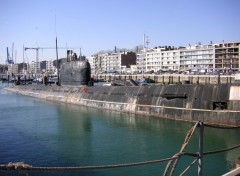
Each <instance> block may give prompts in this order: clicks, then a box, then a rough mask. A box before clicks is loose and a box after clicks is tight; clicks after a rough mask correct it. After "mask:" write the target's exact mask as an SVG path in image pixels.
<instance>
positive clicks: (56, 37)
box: [56, 37, 60, 86]
mask: <svg viewBox="0 0 240 176" xmlns="http://www.w3.org/2000/svg"><path fill="white" fill-rule="evenodd" d="M56 57H57V80H58V83H57V85H58V86H59V85H60V82H59V63H58V46H57V37H56Z"/></svg>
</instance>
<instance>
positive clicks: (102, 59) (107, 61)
mask: <svg viewBox="0 0 240 176" xmlns="http://www.w3.org/2000/svg"><path fill="white" fill-rule="evenodd" d="M93 57H95V58H94V61H91V62H92V65H91V63H90V65H91V67H95V68H93V69H95V70H96V71H97V72H98V73H103V72H118V73H122V72H126V71H127V70H128V69H130V67H131V65H136V54H135V53H134V52H119V53H102V54H98V55H96V56H93Z"/></svg>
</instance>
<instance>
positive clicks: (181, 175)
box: [179, 159, 198, 176]
mask: <svg viewBox="0 0 240 176" xmlns="http://www.w3.org/2000/svg"><path fill="white" fill-rule="evenodd" d="M197 160H198V159H195V160H194V161H193V162H192V163H191V164H190V165H189V166H188V167H187V168H186V169H185V170H184V171H183V172H182V173H181V174H180V175H179V176H183V175H184V174H185V173H186V172H187V171H188V170H189V169H190V168H191V167H192V166H193V165H194V164H195V163H196V161H197Z"/></svg>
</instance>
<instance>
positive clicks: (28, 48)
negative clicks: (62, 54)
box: [24, 47, 81, 73]
mask: <svg viewBox="0 0 240 176" xmlns="http://www.w3.org/2000/svg"><path fill="white" fill-rule="evenodd" d="M69 48H71V49H76V48H78V49H79V48H80V47H58V49H69ZM39 49H42V50H43V49H56V47H24V50H25V51H26V50H36V67H35V73H39V70H40V63H39ZM80 51H81V48H80Z"/></svg>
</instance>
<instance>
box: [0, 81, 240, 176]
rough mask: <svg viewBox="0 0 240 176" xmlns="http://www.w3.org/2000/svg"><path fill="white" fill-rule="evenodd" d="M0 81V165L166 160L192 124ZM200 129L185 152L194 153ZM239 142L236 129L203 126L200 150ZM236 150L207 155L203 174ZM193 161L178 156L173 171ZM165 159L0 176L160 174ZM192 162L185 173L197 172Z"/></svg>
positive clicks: (230, 161)
mask: <svg viewBox="0 0 240 176" xmlns="http://www.w3.org/2000/svg"><path fill="white" fill-rule="evenodd" d="M4 86H6V85H4V84H2V83H0V164H1V165H2V164H8V163H9V162H24V163H26V164H29V165H32V166H42V167H66V166H69V167H70V166H100V165H112V164H125V163H135V162H144V161H151V160H159V159H163V158H169V157H172V156H173V155H175V154H176V153H177V152H179V151H180V149H181V147H182V144H183V142H184V139H185V136H186V134H187V133H188V131H189V129H190V128H191V127H192V126H193V125H194V124H192V123H187V122H180V121H173V120H166V119H160V118H152V117H146V116H140V115H133V114H126V113H120V112H112V111H105V110H100V109H94V108H89V107H88V108H87V107H80V106H77V105H70V104H63V103H59V102H51V101H45V100H41V99H36V98H32V97H25V96H21V95H18V94H15V93H11V92H7V91H6V90H4V89H3V87H4ZM198 131H199V129H197V131H196V133H194V135H193V137H192V139H191V140H190V143H189V145H188V147H187V149H186V150H185V151H186V152H193V153H196V152H198V141H199V138H198V137H199V132H198ZM239 143H240V129H218V128H210V127H205V128H204V152H207V151H213V150H219V149H224V148H228V147H232V146H234V145H237V144H239ZM239 157H240V149H235V150H232V151H228V152H222V153H218V154H214V155H207V156H204V158H203V175H212V176H213V175H222V174H224V173H226V172H228V171H229V170H231V169H232V168H234V164H235V163H236V162H239V161H238V159H239ZM193 160H194V158H193V157H191V156H183V157H181V158H180V160H179V163H178V165H177V168H176V170H175V175H179V174H180V173H182V171H183V170H184V169H185V168H186V167H187V166H188V165H189V164H190V163H191V162H192V161H193ZM166 165H167V162H164V163H157V164H151V165H142V166H135V167H124V168H112V169H100V170H83V171H55V172H50V171H47V172H46V171H45V172H43V171H20V172H18V171H14V172H13V171H0V175H83V176H88V175H91V176H112V175H114V176H115V175H119V176H120V175H138V176H145V175H146V176H156V175H163V172H164V169H165V167H166ZM197 173H198V168H197V165H194V166H193V167H192V168H191V169H190V170H189V171H188V172H187V174H186V175H197Z"/></svg>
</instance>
